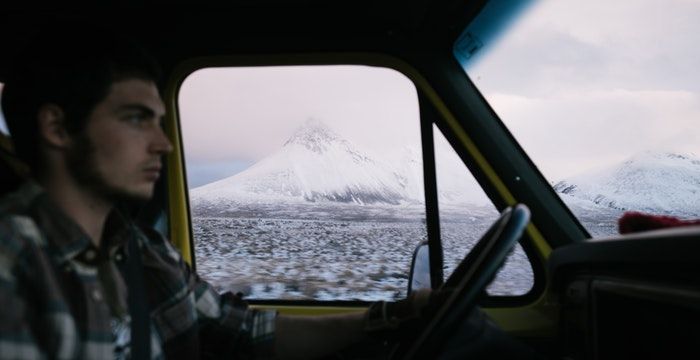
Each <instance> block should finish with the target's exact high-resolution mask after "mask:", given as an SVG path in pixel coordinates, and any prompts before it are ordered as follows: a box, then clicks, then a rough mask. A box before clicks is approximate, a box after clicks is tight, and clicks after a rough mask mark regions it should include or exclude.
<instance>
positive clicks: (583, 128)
mask: <svg viewBox="0 0 700 360" xmlns="http://www.w3.org/2000/svg"><path fill="white" fill-rule="evenodd" d="M698 18H700V2H697V1H688V0H672V1H669V0H642V1H638V0H620V1H614V2H610V1H602V0H599V1H575V0H559V1H540V2H533V4H532V5H531V6H529V7H528V8H527V9H526V10H524V12H522V13H521V14H520V16H518V17H517V18H516V19H515V20H513V21H512V22H511V23H510V24H509V27H508V28H507V29H506V30H505V31H503V32H502V35H501V36H500V37H499V38H498V39H478V38H477V37H478V35H476V34H473V36H467V35H469V34H468V31H469V30H467V32H465V36H462V37H461V40H460V41H461V43H457V44H456V46H455V55H456V57H457V58H458V59H460V61H462V63H463V65H464V67H465V70H466V71H467V73H468V75H469V77H470V78H471V79H472V81H474V83H475V84H476V85H477V87H478V88H479V90H480V91H481V92H482V93H483V95H484V96H485V98H486V99H487V101H488V102H489V104H490V105H491V106H492V107H493V108H494V110H495V111H496V113H497V114H498V115H499V117H500V118H501V119H502V120H503V122H504V123H505V124H506V126H507V127H508V128H509V129H510V131H511V132H512V133H513V135H514V136H515V137H516V139H517V140H518V142H519V143H520V144H521V145H522V146H523V148H524V149H525V151H526V152H527V153H528V155H529V156H530V157H531V158H532V160H533V161H534V162H535V164H536V165H537V166H538V168H539V169H540V171H541V172H542V173H543V174H544V176H545V177H546V178H547V179H548V180H549V182H550V183H551V185H552V186H553V188H554V190H555V191H556V192H557V194H558V195H559V196H560V197H561V198H562V199H563V200H564V202H565V203H566V204H567V205H568V206H569V207H570V208H571V210H572V211H573V213H574V214H575V215H576V216H577V217H578V218H579V220H580V221H581V222H582V224H583V225H584V227H585V228H586V229H587V230H588V231H589V232H590V233H591V234H592V235H593V236H601V235H611V234H614V233H617V219H619V218H620V216H621V215H622V213H623V212H625V211H641V212H646V213H653V214H663V215H672V216H677V217H681V218H697V217H700V181H699V180H698V179H700V130H698V126H697V123H698V119H699V118H700V67H698V64H700V47H698V46H697V41H696V36H694V34H697V33H698V32H699V31H700V22H698V21H697V19H698ZM592 19H595V21H592ZM475 38H477V39H475ZM479 40H481V42H479ZM467 42H471V43H472V44H479V46H481V45H483V47H482V49H481V50H478V51H480V52H481V53H478V56H475V57H474V58H473V59H472V60H469V62H467V60H465V59H467V58H469V56H465V54H464V53H463V50H462V49H467V48H469V46H467V45H469V44H467ZM472 48H474V46H472Z"/></svg>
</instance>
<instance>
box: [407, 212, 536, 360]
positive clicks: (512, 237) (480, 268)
mask: <svg viewBox="0 0 700 360" xmlns="http://www.w3.org/2000/svg"><path fill="white" fill-rule="evenodd" d="M529 221H530V210H529V209H528V208H527V206H525V205H523V204H517V205H515V206H513V207H509V208H506V209H505V210H504V211H503V212H502V213H501V216H500V217H499V218H498V220H496V222H495V223H494V224H493V225H491V227H490V228H489V230H488V231H487V232H486V233H485V234H484V236H482V237H481V239H480V240H479V242H478V243H477V244H476V245H475V246H474V248H473V249H472V250H471V251H470V252H469V254H467V256H466V257H465V258H464V259H463V260H462V261H461V262H460V264H459V265H458V266H457V268H456V269H455V271H454V273H453V274H452V276H451V277H450V278H449V279H448V280H447V282H445V284H443V286H442V287H441V289H451V290H452V293H451V295H450V296H449V297H448V298H447V300H446V301H445V302H444V303H443V304H442V306H441V307H439V308H438V309H437V310H435V312H434V314H435V315H434V316H433V317H432V318H431V319H430V320H429V321H428V323H427V326H426V327H425V328H424V329H423V331H422V332H421V333H420V334H419V335H418V336H417V337H416V338H415V341H410V342H408V345H407V348H405V351H399V353H398V354H396V355H403V356H402V357H401V358H403V359H426V358H431V357H432V356H433V355H434V352H433V351H435V349H438V348H439V347H440V346H441V345H442V344H443V343H444V342H445V341H447V339H449V338H450V337H451V336H453V335H454V333H455V329H457V328H458V327H459V326H460V325H461V324H462V323H463V322H464V321H466V320H467V317H468V316H469V314H470V313H471V312H472V310H474V308H475V307H476V302H477V299H478V298H479V295H481V294H482V292H483V291H484V290H485V289H486V286H488V284H489V283H490V282H491V280H492V279H493V278H494V277H495V276H496V273H497V272H498V269H500V268H501V266H503V264H504V262H505V260H506V257H507V256H508V254H509V252H510V250H511V249H512V248H513V247H514V246H515V243H516V242H517V241H518V240H519V239H520V237H521V236H522V234H523V231H524V230H525V228H526V227H527V224H528V222H529Z"/></svg>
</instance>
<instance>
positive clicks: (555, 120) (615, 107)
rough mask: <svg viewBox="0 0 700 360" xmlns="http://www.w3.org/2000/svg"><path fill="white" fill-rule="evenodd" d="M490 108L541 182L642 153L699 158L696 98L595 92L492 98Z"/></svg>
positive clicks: (672, 93)
mask: <svg viewBox="0 0 700 360" xmlns="http://www.w3.org/2000/svg"><path fill="white" fill-rule="evenodd" d="M489 100H490V102H491V105H492V106H493V107H494V109H496V111H497V113H498V115H499V116H500V117H501V118H502V119H506V120H505V122H506V124H507V126H508V127H509V129H510V130H511V132H512V133H513V134H514V135H515V137H516V139H517V140H518V141H519V142H520V143H521V145H522V146H523V148H524V149H525V150H526V151H527V152H528V154H529V155H530V157H531V158H532V159H533V160H534V161H535V163H536V164H537V165H538V166H539V167H540V170H542V171H543V173H544V174H545V176H546V177H548V178H550V179H551V180H558V179H561V178H563V177H566V176H570V175H573V174H575V173H577V172H582V171H585V170H588V169H591V168H595V167H600V166H602V165H606V164H611V163H614V162H617V161H621V160H623V159H625V158H627V157H629V156H632V155H633V154H635V153H638V152H641V151H645V150H655V151H676V152H684V153H688V152H692V153H696V154H699V155H700V142H699V141H698V140H699V139H698V130H697V123H698V119H700V95H698V94H697V93H692V92H687V91H630V90H620V89H618V90H607V91H605V90H601V91H586V92H569V93H563V94H558V95H554V96H549V97H528V96H518V95H512V94H502V93H495V94H491V95H490V96H489Z"/></svg>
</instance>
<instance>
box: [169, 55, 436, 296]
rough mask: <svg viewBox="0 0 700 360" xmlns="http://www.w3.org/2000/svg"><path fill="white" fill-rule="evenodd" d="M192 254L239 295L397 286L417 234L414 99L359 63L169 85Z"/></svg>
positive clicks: (201, 74) (257, 70)
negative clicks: (175, 92) (175, 98)
mask: <svg viewBox="0 0 700 360" xmlns="http://www.w3.org/2000/svg"><path fill="white" fill-rule="evenodd" d="M179 111H180V118H181V126H182V134H183V135H182V136H183V146H184V151H185V159H186V165H187V181H188V187H189V195H190V209H191V217H192V227H193V231H194V242H195V257H196V263H197V267H198V269H197V270H198V272H199V273H200V275H201V276H202V277H203V278H204V279H206V280H208V281H210V282H211V283H212V284H214V286H216V287H217V288H218V289H219V290H232V291H234V292H238V291H240V292H242V293H243V294H245V295H246V296H247V298H249V299H306V300H392V299H400V298H403V297H405V295H406V289H407V280H408V274H409V267H410V262H411V255H412V251H413V249H414V248H415V247H416V246H417V245H418V243H420V242H421V241H423V240H425V239H426V236H427V235H426V227H425V204H424V193H423V172H422V155H421V154H422V153H421V145H420V127H419V111H418V98H417V93H416V89H415V87H414V85H413V83H412V82H411V81H410V80H409V79H408V78H406V77H405V76H404V75H402V74H400V73H399V72H397V71H394V70H390V69H385V68H377V67H368V66H287V67H237V68H210V69H203V70H199V71H197V72H195V73H193V74H191V75H190V76H189V77H188V78H187V79H186V80H185V81H184V83H183V85H182V87H181V90H180V94H179Z"/></svg>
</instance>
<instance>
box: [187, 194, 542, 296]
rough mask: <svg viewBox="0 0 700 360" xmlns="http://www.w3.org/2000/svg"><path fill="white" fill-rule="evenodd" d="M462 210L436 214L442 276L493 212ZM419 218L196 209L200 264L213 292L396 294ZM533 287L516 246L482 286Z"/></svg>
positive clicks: (417, 214) (393, 210) (407, 213)
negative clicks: (490, 280)
mask: <svg viewBox="0 0 700 360" xmlns="http://www.w3.org/2000/svg"><path fill="white" fill-rule="evenodd" d="M209 210H211V209H209ZM462 212H463V213H469V214H470V216H462V215H460V214H459V212H458V211H454V212H451V213H445V214H442V215H443V216H442V219H443V221H442V224H441V227H442V238H443V244H444V254H445V267H446V268H445V274H450V273H451V272H452V270H453V269H454V267H455V266H456V265H457V264H458V262H459V261H460V260H461V259H462V258H463V257H464V255H465V254H466V253H467V252H468V250H469V249H470V248H471V247H472V246H473V244H474V243H475V241H476V240H478V238H479V237H480V236H481V234H483V233H484V232H485V231H486V229H487V228H488V226H489V225H490V224H491V223H492V222H493V221H494V220H495V219H496V217H497V214H496V212H495V211H494V210H489V209H483V208H474V209H471V211H466V210H462ZM221 215H223V216H221ZM423 217H424V216H423V215H422V210H421V208H420V207H413V208H411V207H408V208H403V209H401V208H399V210H397V207H387V208H384V209H382V208H378V207H375V208H371V209H368V208H367V207H362V208H359V207H353V206H347V205H339V206H319V205H309V206H296V207H293V208H285V209H279V208H276V207H269V206H268V207H266V206H261V205H255V206H253V205H251V206H250V207H248V208H246V207H238V210H237V212H236V213H231V212H226V213H224V214H221V213H218V214H216V213H214V212H212V211H204V210H202V209H199V210H197V209H195V216H194V217H193V228H194V234H195V253H196V258H197V269H198V273H199V274H200V275H201V276H202V277H203V278H205V279H206V280H208V281H210V282H211V283H212V284H214V286H216V287H217V288H218V290H220V291H226V290H232V291H234V292H238V291H240V292H243V293H244V294H246V295H247V296H248V297H249V298H254V299H318V300H352V299H360V300H387V299H400V298H402V297H404V296H405V293H406V288H407V281H408V272H409V266H410V262H411V254H412V252H413V249H414V248H415V246H416V245H417V244H418V243H419V242H420V241H422V240H423V239H425V237H426V230H425V224H424V222H423V221H422V218H423ZM319 219H323V220H319ZM531 287H532V269H531V268H530V265H529V262H528V261H527V258H526V256H525V254H524V252H523V251H522V249H521V248H520V247H518V248H517V249H516V251H515V252H514V253H513V254H511V256H510V258H509V259H508V262H507V264H506V266H505V267H504V268H503V269H502V270H501V272H500V273H499V275H498V277H497V279H496V281H495V282H494V283H493V284H492V285H491V287H490V288H489V291H490V292H491V293H492V294H500V295H507V294H512V295H515V294H523V293H526V292H527V291H528V290H529V289H530V288H531Z"/></svg>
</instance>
